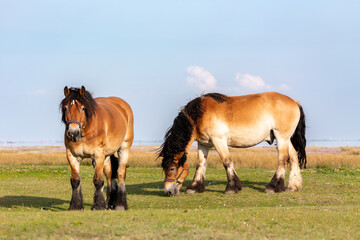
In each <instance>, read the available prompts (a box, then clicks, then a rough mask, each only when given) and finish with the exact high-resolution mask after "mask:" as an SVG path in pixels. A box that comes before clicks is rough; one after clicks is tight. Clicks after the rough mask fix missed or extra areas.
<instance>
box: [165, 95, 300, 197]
mask: <svg viewBox="0 0 360 240" xmlns="http://www.w3.org/2000/svg"><path fill="white" fill-rule="evenodd" d="M274 139H276V142H277V150H278V168H277V170H276V173H275V175H274V177H273V178H272V180H271V181H270V183H269V184H267V186H266V190H265V191H266V192H281V191H284V190H288V191H296V190H300V189H302V178H301V174H300V167H303V166H304V167H305V168H306V152H305V146H306V139H305V116H304V112H303V109H302V107H301V105H300V104H299V103H298V102H297V101H295V100H293V99H291V98H289V97H287V96H285V95H282V94H279V93H275V92H268V93H259V94H252V95H245V96H234V97H230V96H225V95H222V94H219V93H210V94H206V95H203V96H201V97H198V98H196V99H194V100H192V101H190V102H189V103H188V104H187V105H186V106H185V107H184V108H183V109H182V110H181V111H180V113H179V114H178V116H177V117H176V118H175V119H174V123H173V125H172V127H171V128H170V129H169V130H168V131H167V133H166V135H165V141H164V143H163V145H162V146H161V148H160V150H159V157H163V159H162V167H163V169H164V171H165V189H164V191H165V193H166V194H167V195H168V196H174V195H177V194H178V193H179V191H180V189H181V186H182V183H183V182H184V180H185V178H186V176H187V175H188V173H189V167H188V165H187V163H186V156H187V153H188V151H189V148H190V146H191V145H192V143H193V142H194V141H197V142H198V163H197V165H196V172H195V176H194V178H193V180H192V182H191V183H190V184H189V185H188V186H187V189H186V193H196V192H197V193H199V192H203V191H204V190H205V171H206V159H207V156H208V152H209V149H210V148H211V147H215V149H216V150H217V152H218V153H219V155H220V158H221V160H222V162H223V165H224V167H225V170H226V174H227V179H228V184H227V186H226V193H237V192H238V191H239V190H241V183H240V180H239V178H238V176H237V174H236V172H235V168H234V164H233V162H232V160H231V158H230V154H229V149H228V147H237V148H247V147H251V146H254V145H257V144H259V143H261V142H263V141H267V142H269V143H270V144H272V143H273V141H274ZM287 162H290V175H289V182H288V185H287V187H286V188H285V168H286V163H287ZM299 165H300V167H299Z"/></svg>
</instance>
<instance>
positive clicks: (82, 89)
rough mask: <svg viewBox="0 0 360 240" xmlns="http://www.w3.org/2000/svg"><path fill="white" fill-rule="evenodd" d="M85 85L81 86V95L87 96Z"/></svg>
mask: <svg viewBox="0 0 360 240" xmlns="http://www.w3.org/2000/svg"><path fill="white" fill-rule="evenodd" d="M85 91H86V90H85V87H84V86H81V89H80V95H81V96H85Z"/></svg>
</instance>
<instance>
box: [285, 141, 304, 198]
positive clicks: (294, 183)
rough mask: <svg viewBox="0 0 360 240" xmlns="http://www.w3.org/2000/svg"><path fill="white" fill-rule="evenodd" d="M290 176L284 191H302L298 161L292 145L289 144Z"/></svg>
mask: <svg viewBox="0 0 360 240" xmlns="http://www.w3.org/2000/svg"><path fill="white" fill-rule="evenodd" d="M289 154H290V174H289V182H288V185H287V187H286V191H297V190H301V189H302V177H301V173H300V167H299V160H298V155H297V152H296V150H295V149H294V147H293V145H292V144H291V143H290V144H289Z"/></svg>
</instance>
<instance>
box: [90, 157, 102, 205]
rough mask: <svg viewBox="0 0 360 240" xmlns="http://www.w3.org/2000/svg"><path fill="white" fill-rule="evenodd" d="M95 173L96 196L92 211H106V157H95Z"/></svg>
mask: <svg viewBox="0 0 360 240" xmlns="http://www.w3.org/2000/svg"><path fill="white" fill-rule="evenodd" d="M95 162H96V165H95V173H94V179H93V182H94V186H95V194H94V204H93V206H92V208H91V209H92V210H104V209H106V202H105V198H104V194H103V190H104V163H105V156H104V155H103V154H101V156H97V157H95Z"/></svg>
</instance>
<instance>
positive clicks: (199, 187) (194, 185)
mask: <svg viewBox="0 0 360 240" xmlns="http://www.w3.org/2000/svg"><path fill="white" fill-rule="evenodd" d="M208 153H209V148H207V147H205V146H203V145H201V144H200V143H198V164H197V165H196V172H195V175H194V178H193V180H192V182H191V183H190V184H189V185H188V186H187V188H186V193H190V194H191V193H202V192H204V191H205V172H206V159H207V156H208Z"/></svg>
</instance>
